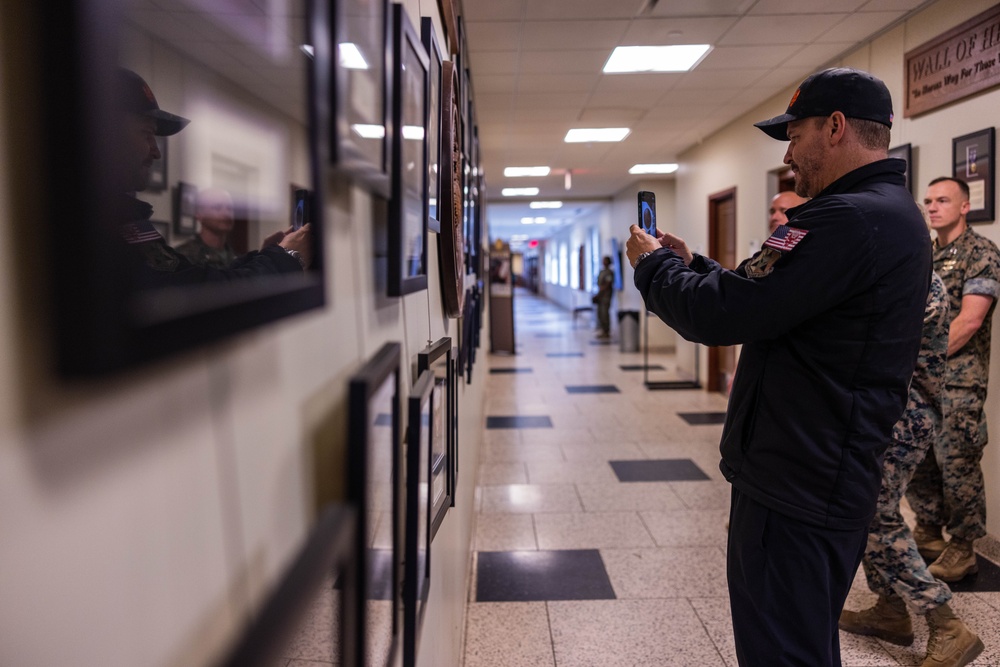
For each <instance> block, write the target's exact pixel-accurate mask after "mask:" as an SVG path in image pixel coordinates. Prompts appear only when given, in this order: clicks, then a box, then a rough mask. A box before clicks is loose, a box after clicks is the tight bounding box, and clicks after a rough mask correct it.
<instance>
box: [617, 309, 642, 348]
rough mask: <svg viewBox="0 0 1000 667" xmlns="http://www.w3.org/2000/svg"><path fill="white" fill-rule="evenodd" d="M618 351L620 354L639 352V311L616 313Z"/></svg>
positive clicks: (620, 311)
mask: <svg viewBox="0 0 1000 667" xmlns="http://www.w3.org/2000/svg"><path fill="white" fill-rule="evenodd" d="M618 350H619V351H620V352H638V351H639V311H638V310H619V311H618Z"/></svg>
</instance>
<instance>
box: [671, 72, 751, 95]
mask: <svg viewBox="0 0 1000 667" xmlns="http://www.w3.org/2000/svg"><path fill="white" fill-rule="evenodd" d="M769 71H770V70H767V69H764V68H763V67H756V68H753V69H749V68H748V69H710V70H705V71H704V72H698V73H697V74H694V73H692V72H689V73H688V74H686V75H685V76H683V77H682V78H681V80H680V81H678V82H677V85H676V86H674V87H673V90H675V91H682V90H709V89H713V88H721V89H735V90H739V89H741V88H746V87H747V86H750V85H752V84H753V82H754V81H756V80H757V79H759V78H761V77H762V76H764V75H765V74H767V73H768V72H769Z"/></svg>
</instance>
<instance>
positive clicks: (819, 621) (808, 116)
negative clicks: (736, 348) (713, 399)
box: [627, 68, 931, 667]
mask: <svg viewBox="0 0 1000 667" xmlns="http://www.w3.org/2000/svg"><path fill="white" fill-rule="evenodd" d="M892 117H893V116H892V100H891V98H890V95H889V91H888V89H887V88H886V86H885V84H884V83H883V82H882V81H880V80H879V79H877V78H875V77H873V76H872V75H870V74H868V73H866V72H862V71H860V70H855V69H850V68H836V69H829V70H825V71H822V72H819V73H817V74H814V75H812V76H810V77H808V78H807V79H806V80H805V81H803V82H802V83H801V84H800V86H799V87H798V89H797V90H796V91H795V94H794V95H793V96H792V99H791V101H790V102H789V104H788V108H787V110H786V112H785V113H784V114H781V115H779V116H776V117H775V118H771V119H769V120H766V121H762V122H760V123H757V124H756V126H757V127H758V128H759V129H761V130H762V131H764V132H765V133H766V134H767V135H768V136H770V137H772V138H774V139H778V140H782V141H788V148H787V150H786V152H785V157H784V162H785V163H786V164H788V165H789V166H791V168H792V170H793V172H794V174H795V192H796V194H798V195H799V196H801V197H809V198H811V199H810V201H808V202H806V203H805V204H802V205H801V206H799V207H797V208H795V209H794V211H793V214H792V217H791V219H790V220H789V221H788V224H787V225H783V226H780V227H778V229H777V230H776V231H775V232H774V233H773V234H772V235H771V237H770V238H768V239H767V241H765V242H764V244H763V248H762V250H761V251H760V252H758V253H756V254H755V255H754V256H753V257H751V258H749V259H747V260H744V261H743V262H742V263H741V264H740V265H739V266H738V267H737V268H736V269H735V270H727V269H724V268H722V267H721V266H720V265H719V264H718V263H716V262H714V261H712V260H711V259H709V258H707V257H703V256H700V255H694V254H692V253H691V252H690V251H689V250H688V248H687V245H686V244H685V243H684V241H683V240H682V239H680V238H678V237H677V236H675V235H673V234H669V233H667V234H660V233H658V238H653V237H652V236H650V235H649V234H646V233H645V232H643V231H642V229H640V228H639V226H638V225H633V226H632V228H631V233H632V236H631V237H630V238H629V241H628V244H627V251H628V258H629V261H630V262H631V263H632V265H633V266H634V267H635V284H636V287H637V288H638V289H639V292H640V293H641V294H642V295H643V298H644V300H645V302H646V307H647V308H648V309H649V310H650V311H652V312H653V313H655V314H656V315H657V316H659V317H660V318H661V319H662V320H663V321H665V322H666V323H667V324H669V325H670V326H671V327H672V328H673V329H674V330H676V331H677V332H678V333H679V334H680V335H681V336H683V337H684V338H686V339H688V340H693V341H696V342H699V343H702V344H705V345H736V344H742V345H743V349H742V353H741V355H740V359H739V363H738V366H737V369H736V376H735V378H734V381H733V389H732V394H731V396H730V400H729V407H728V410H727V413H726V421H725V425H724V427H723V434H722V442H721V445H720V449H721V454H722V461H721V463H720V468H721V470H722V472H723V474H724V475H725V477H726V479H727V480H728V481H729V482H730V483H731V485H732V499H731V508H730V528H729V544H728V549H727V570H728V584H729V598H730V608H731V612H732V620H733V633H734V639H735V642H736V653H737V658H738V660H739V663H740V665H742V666H743V667H759V666H761V665H767V666H768V667H783V666H792V665H796V666H804V665H808V666H809V667H833V666H838V665H840V664H841V661H840V643H839V630H838V627H837V624H838V621H839V618H840V613H841V611H842V609H843V605H844V601H845V599H846V598H847V593H848V591H849V589H850V586H851V582H852V581H853V580H854V575H855V573H856V571H857V568H858V565H859V564H860V562H861V557H862V554H863V553H864V549H865V544H866V540H867V537H868V526H869V524H870V523H871V520H872V518H873V516H874V513H875V504H876V499H877V497H878V492H879V487H880V486H881V482H882V476H881V464H882V455H883V453H884V451H885V449H886V446H887V444H888V442H889V436H890V432H891V430H892V427H893V425H894V424H895V423H896V422H897V421H898V420H899V418H900V416H901V415H902V414H903V409H904V407H905V405H906V399H907V387H908V384H909V381H910V377H911V376H912V375H913V370H914V367H915V364H916V359H917V354H918V352H919V349H920V339H921V330H922V327H923V316H924V309H925V303H926V299H927V292H928V288H929V284H930V277H931V247H930V240H929V238H928V236H927V228H926V226H925V224H924V220H923V217H922V215H921V213H920V211H919V209H918V208H917V206H916V204H915V203H914V202H913V198H912V196H911V195H910V193H909V192H908V191H907V190H906V188H905V187H904V183H905V180H904V169H905V163H903V161H902V160H893V159H888V157H887V151H888V147H889V128H890V127H891V125H892ZM659 231H660V230H658V232H659Z"/></svg>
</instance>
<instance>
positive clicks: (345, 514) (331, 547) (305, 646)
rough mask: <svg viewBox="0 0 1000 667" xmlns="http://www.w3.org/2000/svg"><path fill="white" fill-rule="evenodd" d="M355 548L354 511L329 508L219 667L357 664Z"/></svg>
mask: <svg viewBox="0 0 1000 667" xmlns="http://www.w3.org/2000/svg"><path fill="white" fill-rule="evenodd" d="M357 542H358V533H357V515H356V512H355V511H354V509H353V508H349V507H345V506H342V505H328V506H327V507H326V509H325V510H324V511H323V512H322V513H321V515H320V517H319V519H318V520H317V521H316V524H315V525H314V526H313V527H312V529H311V530H310V533H309V535H308V536H307V538H306V541H305V543H304V544H303V546H302V548H301V549H300V550H299V553H298V554H297V555H296V556H295V559H294V560H293V562H292V564H291V565H290V566H289V567H288V569H287V570H286V571H285V573H284V574H283V575H282V577H281V578H280V579H279V581H278V583H277V585H276V586H275V587H274V588H273V590H272V592H271V593H270V595H269V596H268V597H267V599H266V601H265V602H264V604H263V606H262V608H261V610H260V612H259V613H258V614H257V615H256V616H255V617H254V619H253V620H252V621H251V622H250V623H249V624H248V625H247V627H246V629H245V630H244V632H243V633H242V635H241V636H240V638H239V639H238V640H237V641H236V642H235V643H234V645H233V647H232V648H231V649H230V650H229V652H228V654H227V656H226V658H225V659H224V660H223V662H222V663H221V665H222V667H273V666H274V665H277V664H279V660H281V661H282V662H281V663H280V664H284V663H285V662H287V661H288V660H294V659H302V660H309V661H312V660H322V661H325V662H328V663H330V664H337V665H352V666H353V665H356V664H358V662H357V644H356V642H357V637H358V629H357V627H355V623H356V621H357V617H356V616H355V615H354V613H353V609H354V606H355V604H356V597H357V561H356V560H355V559H356V549H355V544H356V543H357ZM326 607H330V609H329V613H326V612H327V609H326ZM324 621H332V624H330V625H325V623H324ZM317 639H318V640H320V641H317ZM326 640H328V641H329V644H328V645H327V641H326Z"/></svg>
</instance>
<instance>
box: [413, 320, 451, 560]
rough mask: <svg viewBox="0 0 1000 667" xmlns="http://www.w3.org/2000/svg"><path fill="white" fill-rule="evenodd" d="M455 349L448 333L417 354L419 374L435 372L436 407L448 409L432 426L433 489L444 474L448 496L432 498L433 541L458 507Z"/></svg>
mask: <svg viewBox="0 0 1000 667" xmlns="http://www.w3.org/2000/svg"><path fill="white" fill-rule="evenodd" d="M452 350H453V346H452V343H451V337H449V336H445V337H444V338H439V339H438V340H436V341H435V342H433V343H431V344H430V345H428V346H427V347H426V348H424V349H423V350H421V351H420V352H418V353H417V374H418V376H419V375H420V374H422V373H423V372H424V371H427V370H429V371H431V372H432V373H433V374H434V385H435V387H436V391H437V394H436V395H435V398H434V406H435V407H436V406H438V405H440V407H441V408H442V409H443V410H444V414H443V415H441V419H440V420H438V419H437V418H435V419H434V422H433V424H434V428H432V429H431V435H432V438H433V440H432V441H431V462H430V463H431V469H430V479H431V485H430V489H431V491H433V489H434V482H435V480H436V479H437V478H439V477H443V479H444V495H443V496H442V498H441V502H440V504H435V502H434V497H433V495H432V496H431V497H430V499H429V502H430V516H431V532H430V538H431V540H432V541H433V540H434V536H435V535H437V532H438V528H440V527H441V522H442V521H444V517H445V515H446V514H447V513H448V508H449V507H454V506H455V477H456V475H455V450H456V448H457V435H458V434H457V433H456V431H455V427H456V426H457V424H458V420H457V419H456V417H457V415H456V413H455V393H456V391H457V383H456V381H455V368H454V364H453V363H452V356H453V352H452ZM442 371H443V372H442ZM442 392H443V393H444V396H443V398H440V399H439V398H438V395H439V394H441V393H442ZM435 417H436V416H435ZM439 424H440V425H441V430H442V431H443V432H439V430H438V429H437V426H438V425H439ZM439 439H443V440H439ZM439 441H440V442H441V443H442V444H443V447H442V449H443V453H442V454H441V456H440V459H436V458H435V454H436V447H435V443H437V442H439Z"/></svg>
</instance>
